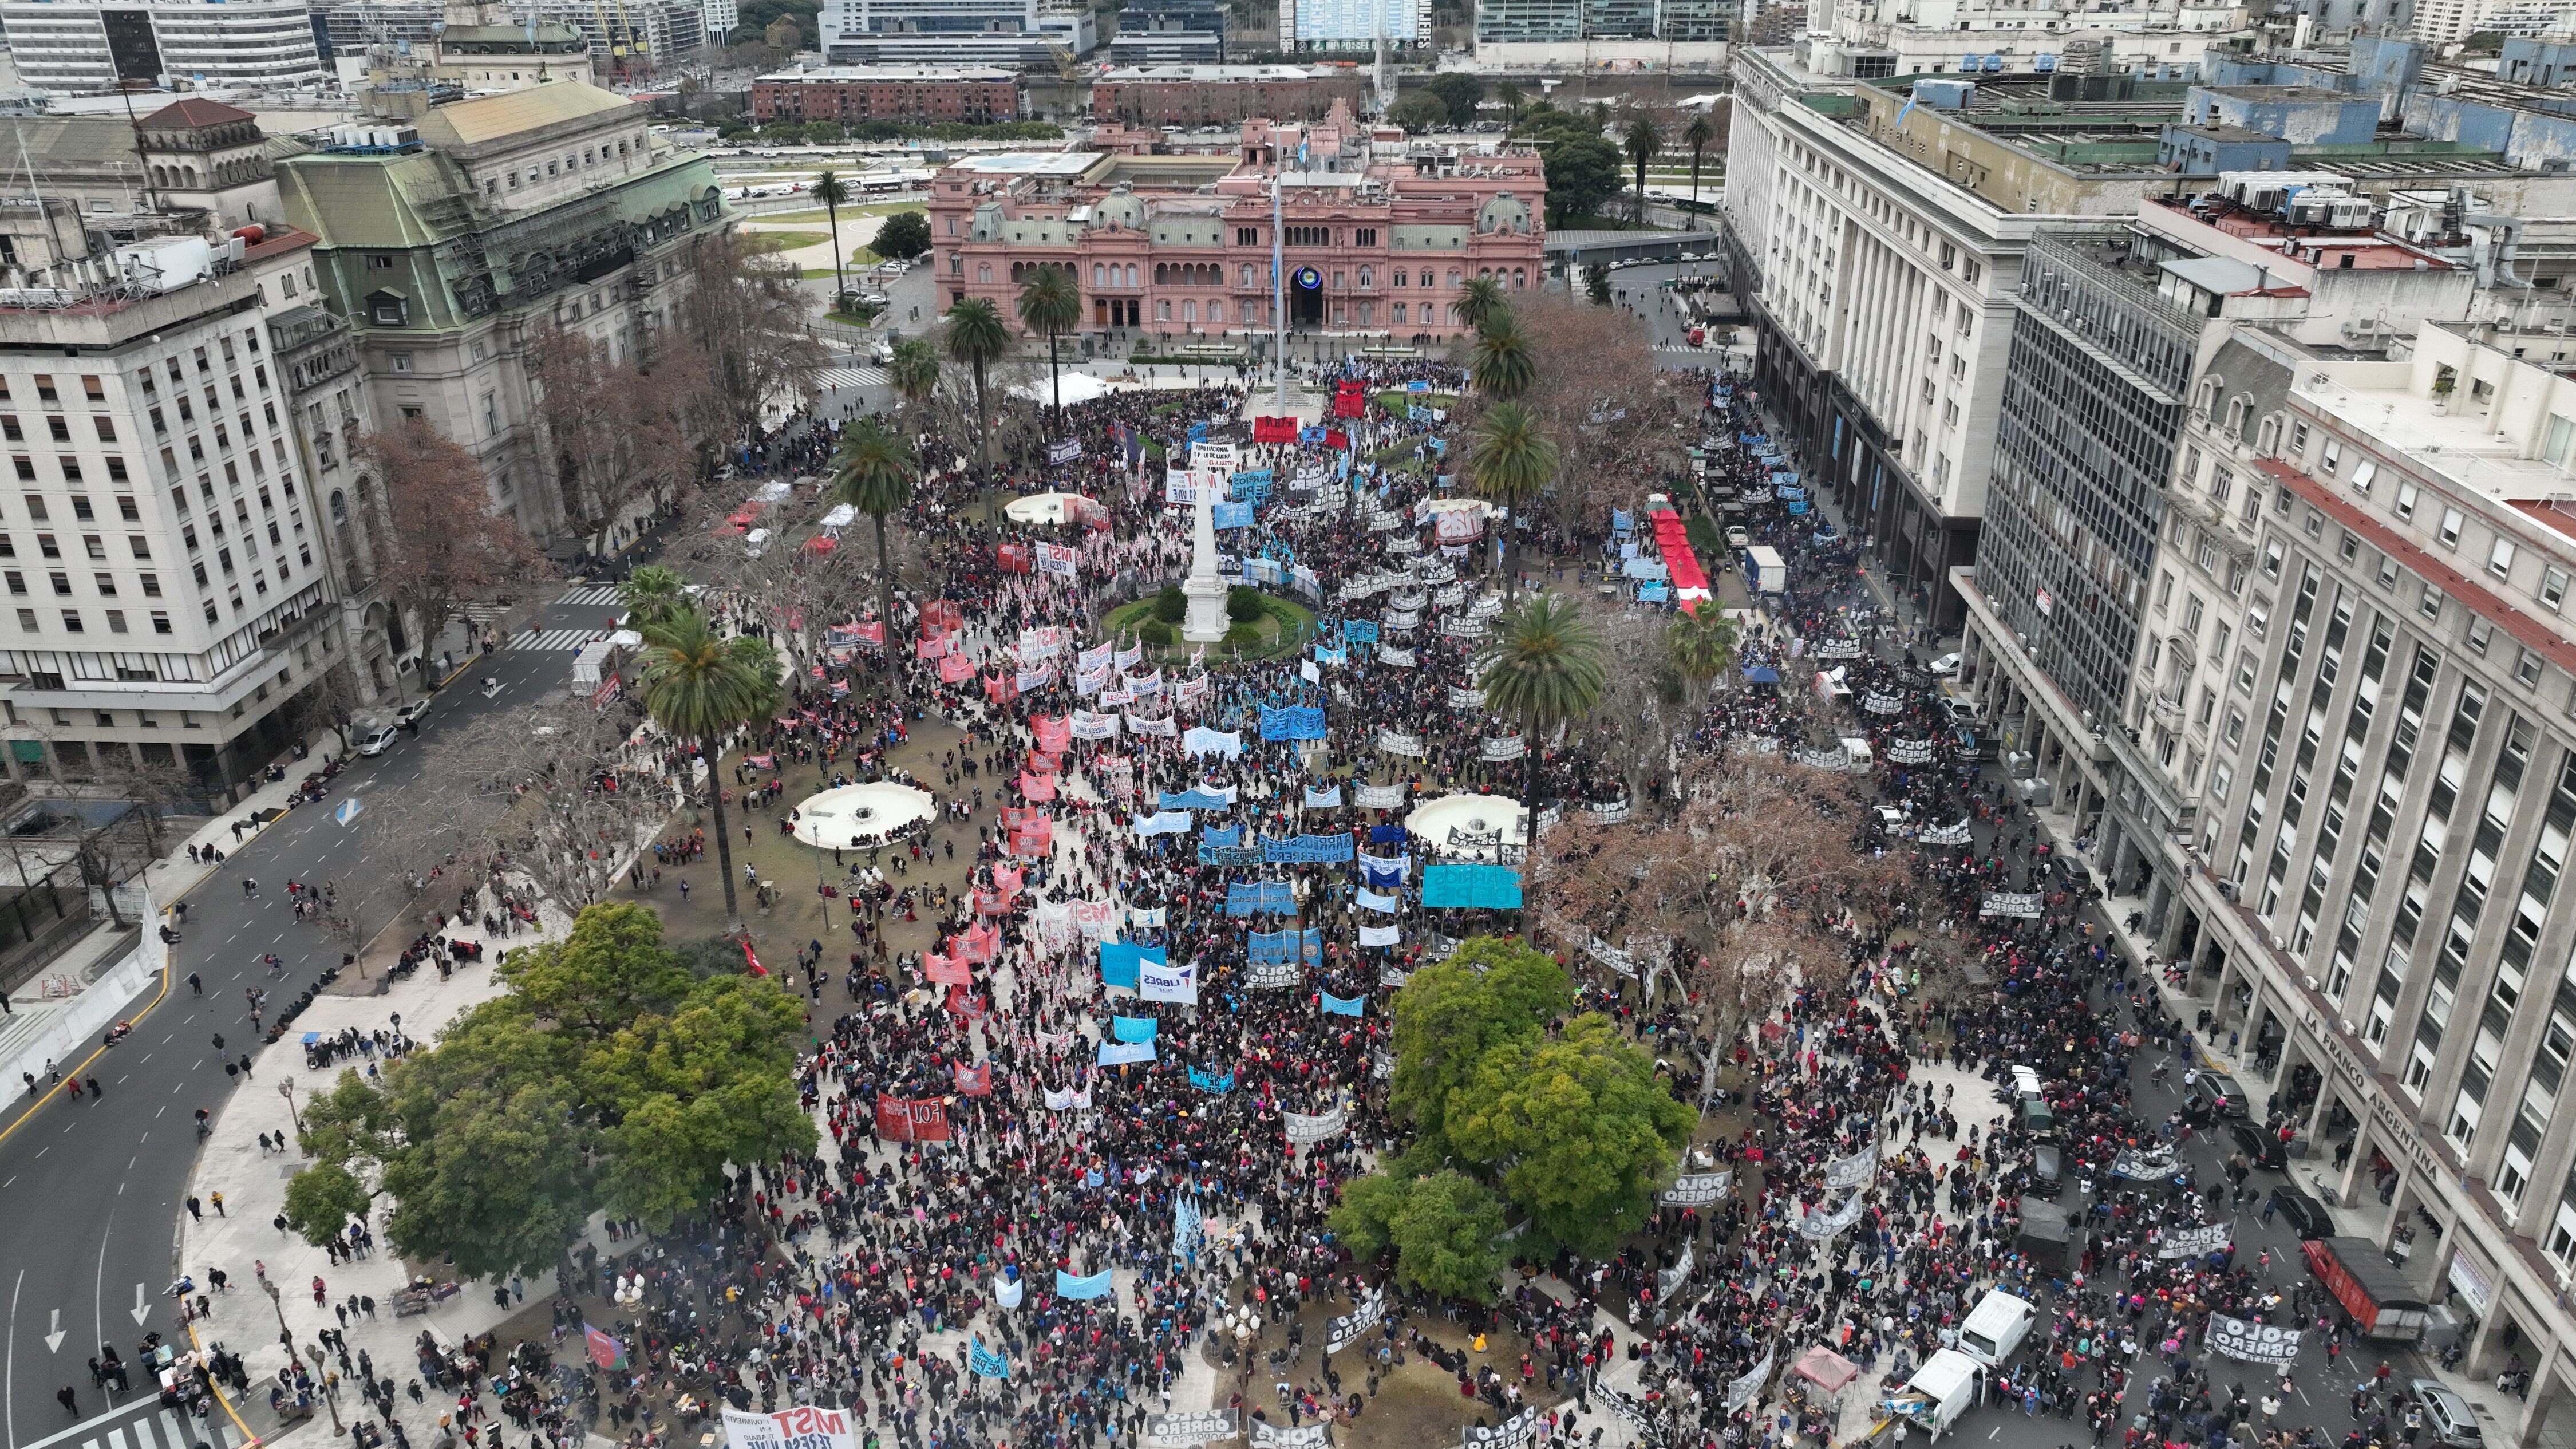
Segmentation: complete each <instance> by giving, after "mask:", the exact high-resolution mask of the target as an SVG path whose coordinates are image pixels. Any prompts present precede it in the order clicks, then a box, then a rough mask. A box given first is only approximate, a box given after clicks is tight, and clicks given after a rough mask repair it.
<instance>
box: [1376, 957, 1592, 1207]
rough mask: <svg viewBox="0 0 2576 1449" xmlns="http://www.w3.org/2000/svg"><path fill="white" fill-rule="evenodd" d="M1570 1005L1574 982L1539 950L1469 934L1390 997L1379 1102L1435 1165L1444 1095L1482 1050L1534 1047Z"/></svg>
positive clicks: (1471, 1074) (1441, 1150) (1470, 1073)
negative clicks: (1386, 1067) (1408, 1128)
mask: <svg viewBox="0 0 2576 1449" xmlns="http://www.w3.org/2000/svg"><path fill="white" fill-rule="evenodd" d="M1573 1007H1574V983H1573V982H1572V981H1570V980H1568V979H1567V978H1566V974H1565V968H1564V967H1562V966H1559V965H1557V964H1556V961H1555V959H1554V958H1552V957H1550V956H1549V955H1548V954H1547V953H1545V952H1543V951H1534V950H1532V949H1530V948H1529V947H1528V946H1525V945H1523V944H1521V943H1520V942H1518V941H1502V940H1496V939H1495V938H1493V937H1491V936H1476V937H1472V938H1470V939H1469V940H1467V941H1465V942H1463V943H1461V944H1460V945H1459V947H1458V949H1457V950H1456V951H1454V952H1452V953H1451V954H1450V956H1449V959H1448V960H1446V961H1435V962H1433V963H1432V964H1430V965H1428V966H1424V967H1421V968H1419V969H1417V970H1416V971H1415V972H1414V973H1413V976H1412V978H1411V979H1410V980H1408V981H1406V982H1405V983H1404V989H1403V990H1401V991H1398V992H1397V993H1396V995H1395V1030H1394V1035H1393V1038H1392V1044H1393V1046H1394V1049H1395V1069H1394V1071H1393V1073H1392V1074H1391V1075H1390V1076H1389V1078H1388V1080H1387V1102H1388V1105H1389V1106H1391V1107H1393V1108H1394V1109H1395V1113H1396V1115H1397V1116H1398V1117H1399V1118H1401V1119H1403V1120H1404V1121H1406V1122H1409V1123H1410V1124H1412V1127H1413V1132H1414V1141H1415V1142H1416V1143H1417V1144H1419V1145H1420V1146H1421V1148H1422V1149H1423V1150H1424V1151H1425V1152H1427V1153H1428V1154H1429V1159H1430V1160H1431V1161H1434V1162H1437V1161H1439V1160H1440V1159H1441V1158H1443V1157H1445V1156H1447V1155H1449V1153H1450V1151H1451V1147H1450V1144H1449V1134H1448V1126H1447V1123H1448V1111H1449V1094H1450V1093H1452V1092H1455V1091H1457V1090H1458V1089H1459V1088H1461V1087H1463V1086H1465V1085H1467V1083H1469V1082H1470V1081H1473V1080H1474V1079H1475V1075H1476V1066H1477V1064H1478V1063H1479V1062H1482V1061H1483V1060H1484V1059H1485V1055H1486V1053H1488V1052H1491V1051H1493V1050H1495V1049H1496V1048H1498V1047H1502V1046H1507V1045H1511V1044H1513V1043H1520V1044H1524V1045H1526V1044H1528V1043H1531V1042H1535V1041H1537V1040H1538V1039H1539V1038H1540V1037H1541V1036H1542V1035H1544V1034H1545V1033H1546V1031H1547V1024H1548V1023H1549V1022H1551V1021H1554V1020H1556V1019H1557V1018H1558V1017H1561V1016H1563V1015H1564V1014H1565V1013H1566V1012H1568V1011H1570V1010H1572V1009H1573Z"/></svg>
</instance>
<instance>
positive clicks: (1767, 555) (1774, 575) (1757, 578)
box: [1743, 543, 1789, 594]
mask: <svg viewBox="0 0 2576 1449" xmlns="http://www.w3.org/2000/svg"><path fill="white" fill-rule="evenodd" d="M1743 562H1744V586H1745V587H1746V588H1748V589H1751V590H1752V591H1753V592H1755V593H1757V594H1781V593H1786V592H1788V590H1789V566H1788V565H1787V564H1785V563H1783V562H1781V561H1780V550H1778V549H1776V548H1773V547H1772V546H1770V545H1769V544H1767V543H1757V544H1754V545H1752V546H1750V547H1748V548H1746V549H1744V550H1743Z"/></svg>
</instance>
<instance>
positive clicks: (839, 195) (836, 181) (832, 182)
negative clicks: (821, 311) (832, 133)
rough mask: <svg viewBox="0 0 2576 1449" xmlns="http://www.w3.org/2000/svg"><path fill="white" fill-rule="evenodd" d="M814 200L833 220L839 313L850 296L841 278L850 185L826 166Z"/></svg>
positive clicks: (835, 299) (834, 281)
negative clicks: (844, 212) (843, 214)
mask: <svg viewBox="0 0 2576 1449" xmlns="http://www.w3.org/2000/svg"><path fill="white" fill-rule="evenodd" d="M814 199H815V200H816V201H819V202H821V203H823V214H824V215H825V216H828V217H830V218H831V219H832V309H833V310H834V311H836V312H837V311H839V310H840V309H841V307H842V306H843V304H844V303H843V299H845V298H847V297H848V296H849V294H850V286H849V283H848V282H846V281H844V280H842V277H841V207H842V206H843V205H844V204H846V203H847V202H848V201H849V199H850V185H849V183H848V182H846V181H843V180H842V179H841V178H840V174H839V173H837V172H835V171H834V170H832V168H831V167H829V166H826V167H824V168H823V172H822V174H821V175H819V176H816V177H815V178H814Z"/></svg>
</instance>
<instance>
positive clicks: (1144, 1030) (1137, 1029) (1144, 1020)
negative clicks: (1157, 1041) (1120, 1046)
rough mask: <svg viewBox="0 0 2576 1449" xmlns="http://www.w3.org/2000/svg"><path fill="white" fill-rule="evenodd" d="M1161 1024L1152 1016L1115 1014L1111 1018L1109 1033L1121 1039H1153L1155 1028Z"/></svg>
mask: <svg viewBox="0 0 2576 1449" xmlns="http://www.w3.org/2000/svg"><path fill="white" fill-rule="evenodd" d="M1159 1025H1161V1023H1159V1022H1157V1021H1156V1020H1154V1018H1152V1017H1150V1016H1113V1017H1111V1018H1109V1034H1110V1035H1111V1036H1114V1037H1116V1038H1118V1039H1119V1040H1120V1041H1152V1040H1153V1039H1154V1028H1155V1027H1157V1026H1159Z"/></svg>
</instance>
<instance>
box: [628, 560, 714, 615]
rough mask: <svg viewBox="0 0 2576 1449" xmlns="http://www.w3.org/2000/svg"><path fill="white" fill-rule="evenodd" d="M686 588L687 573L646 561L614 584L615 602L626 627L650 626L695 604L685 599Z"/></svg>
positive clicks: (687, 598)
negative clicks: (615, 587)
mask: <svg viewBox="0 0 2576 1449" xmlns="http://www.w3.org/2000/svg"><path fill="white" fill-rule="evenodd" d="M688 588H689V580H688V576H687V575H685V574H683V573H681V572H680V571H679V570H678V569H674V568H665V567H663V566H662V565H660V564H646V565H644V566H643V567H642V568H640V569H637V570H636V571H635V572H633V573H631V574H628V575H627V576H626V582H624V583H622V584H619V585H618V586H617V606H618V607H619V608H621V609H624V610H625V611H626V624H627V627H628V628H630V629H650V628H652V627H654V626H655V625H657V624H662V623H666V622H668V621H669V620H670V618H671V616H672V615H674V614H678V613H680V612H682V611H684V610H687V609H691V608H694V607H696V606H695V605H693V604H691V603H690V602H689V594H688Z"/></svg>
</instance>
